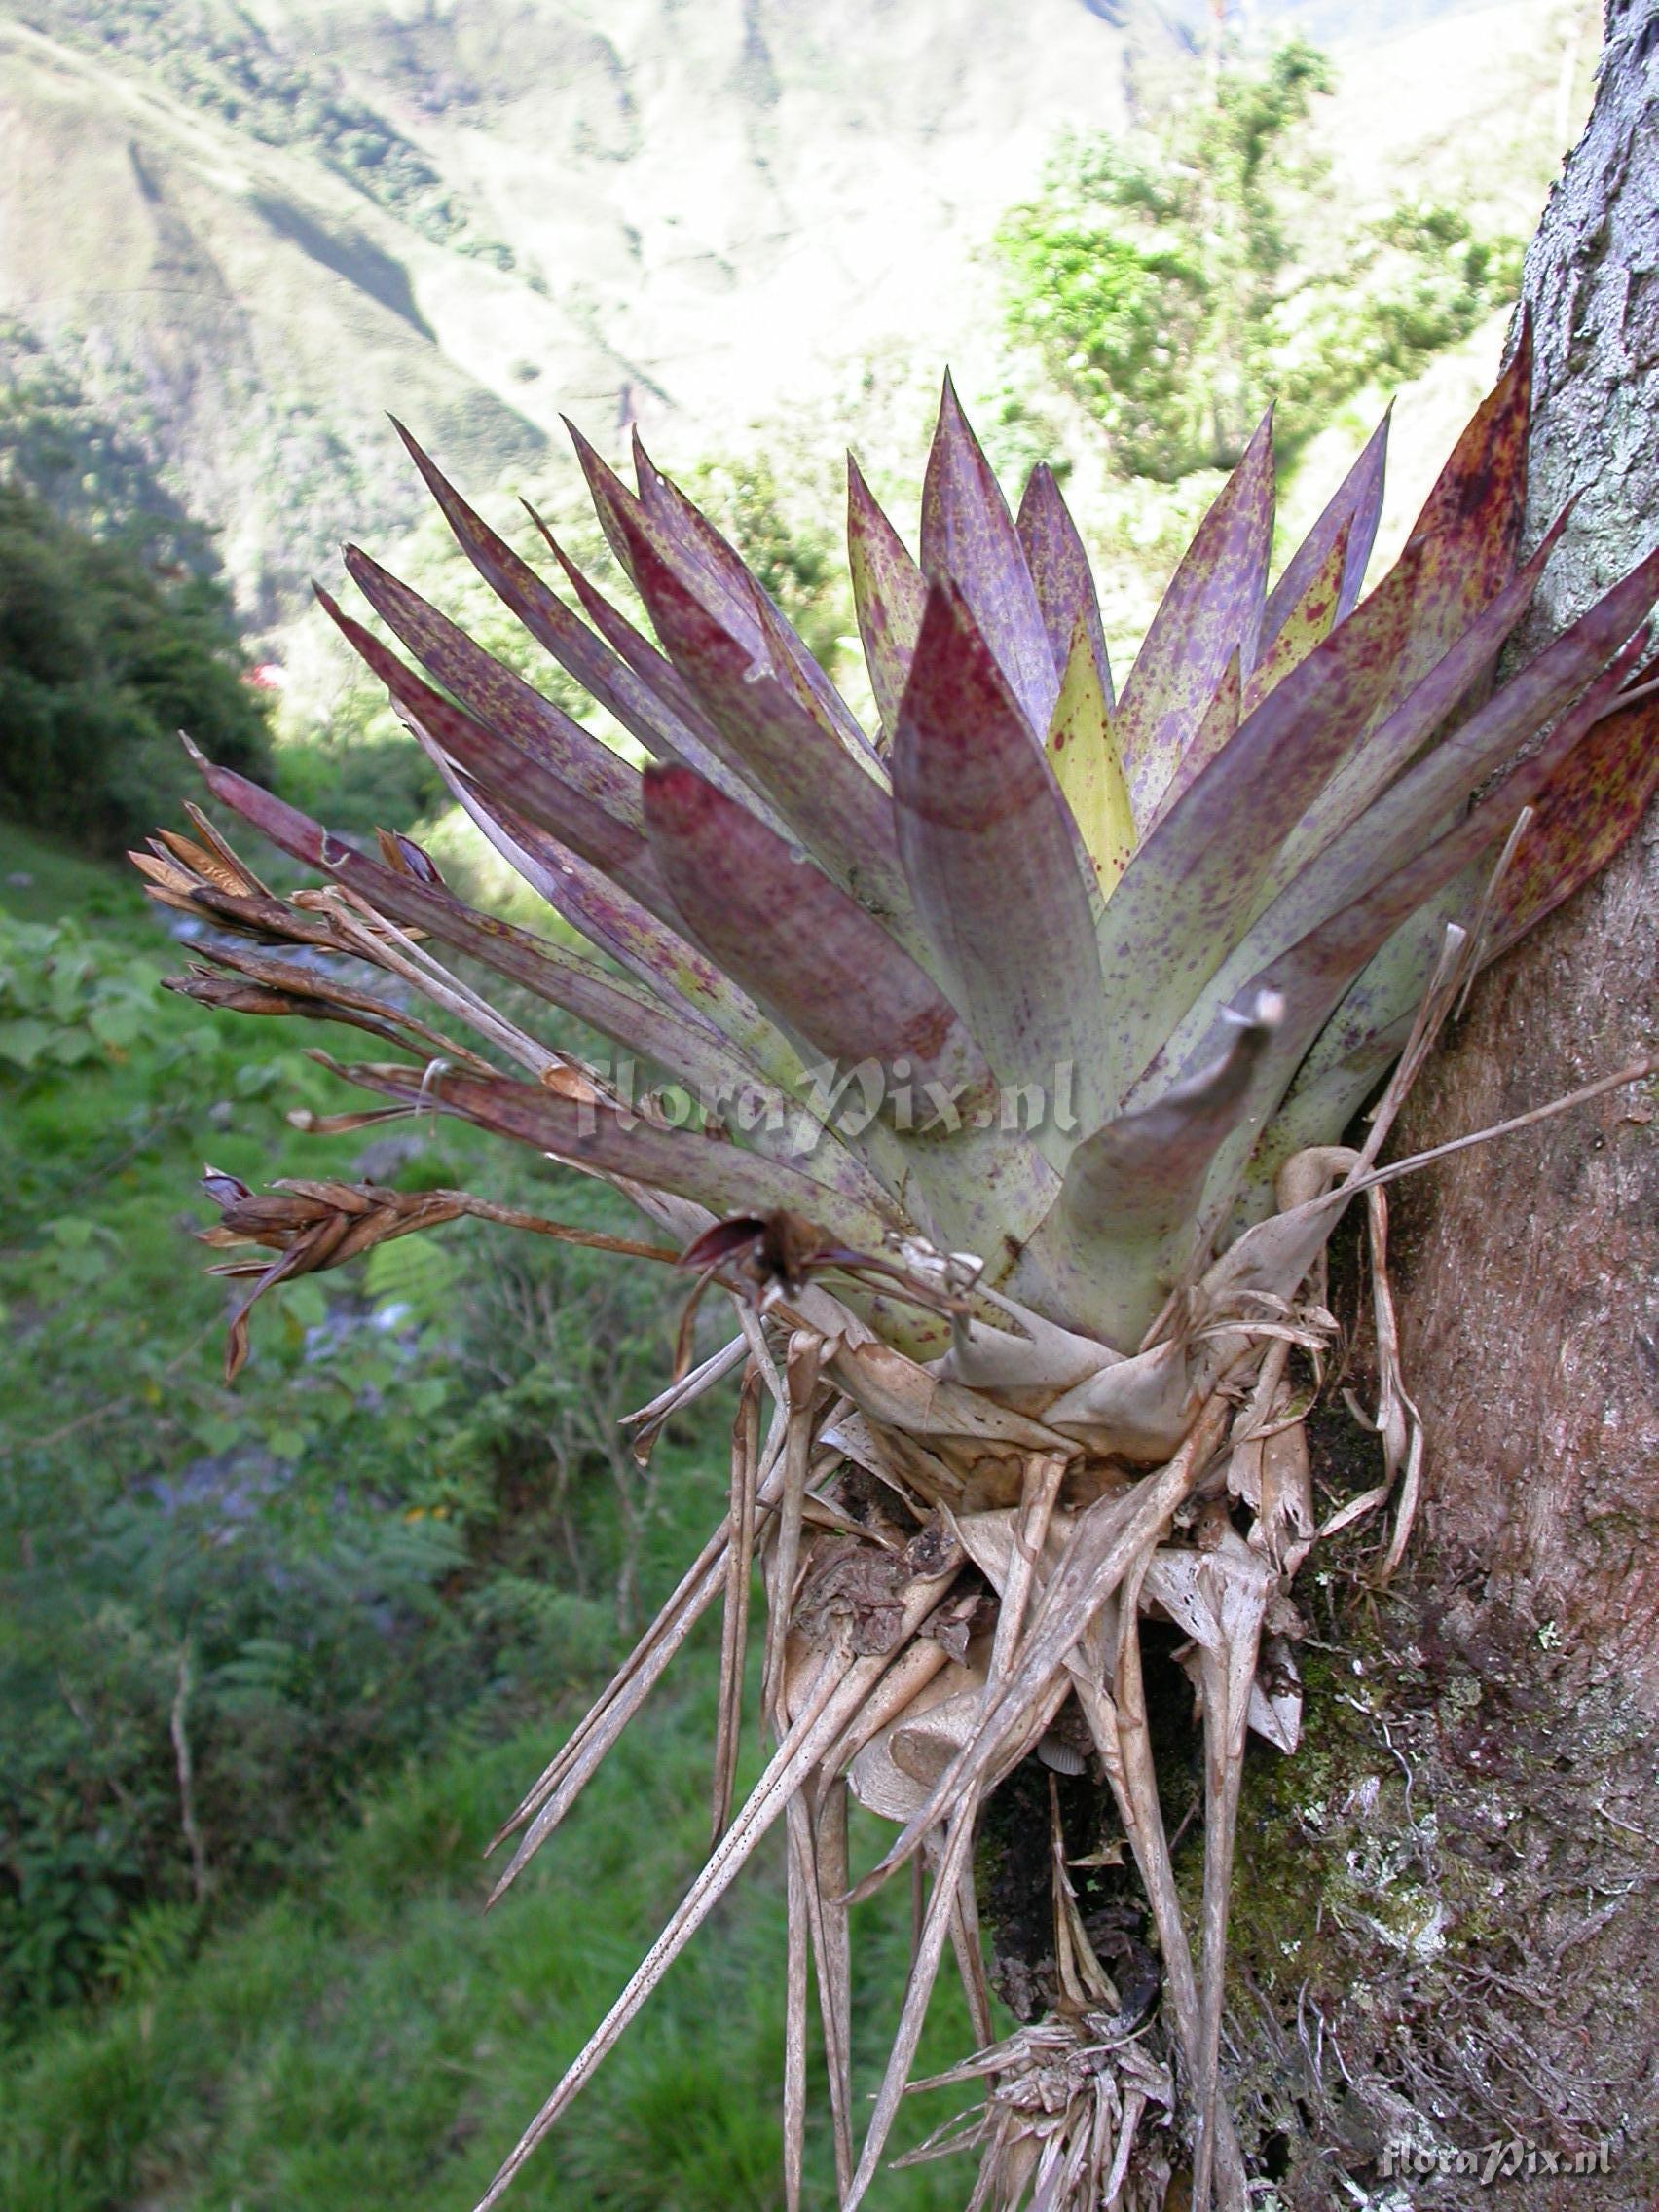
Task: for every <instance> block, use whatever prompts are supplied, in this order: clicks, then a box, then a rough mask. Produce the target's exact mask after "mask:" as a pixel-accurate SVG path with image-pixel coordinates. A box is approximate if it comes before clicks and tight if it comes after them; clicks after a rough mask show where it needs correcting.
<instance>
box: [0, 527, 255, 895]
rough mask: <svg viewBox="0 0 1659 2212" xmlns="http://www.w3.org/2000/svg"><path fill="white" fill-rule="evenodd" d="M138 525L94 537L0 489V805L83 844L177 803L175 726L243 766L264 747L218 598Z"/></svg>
mask: <svg viewBox="0 0 1659 2212" xmlns="http://www.w3.org/2000/svg"><path fill="white" fill-rule="evenodd" d="M158 527H160V528H162V529H163V532H164V535H163V539H162V541H161V546H160V550H161V551H162V552H163V554H164V555H166V551H167V547H168V545H169V543H170V540H171V537H172V535H173V532H172V526H171V525H170V524H165V525H160V526H158ZM147 529H148V526H147V525H146V524H145V523H144V522H143V520H142V519H141V518H134V520H133V526H132V533H131V534H130V535H129V536H127V537H124V536H123V535H116V536H115V537H112V538H110V539H107V540H99V539H95V538H92V537H90V536H88V535H85V534H84V533H83V532H81V531H79V530H77V529H75V528H74V527H72V526H71V525H69V524H67V523H63V522H60V521H59V520H58V519H57V517H56V516H55V515H54V514H53V512H52V511H51V509H50V508H49V507H48V506H47V505H46V504H45V502H44V501H43V500H41V499H40V498H37V497H35V496H34V495H33V494H31V493H29V492H26V491H24V490H22V489H21V488H19V487H17V486H10V485H6V484H0V808H3V809H4V811H5V812H6V814H8V815H9V816H10V817H12V818H13V819H14V820H17V821H21V822H27V823H31V824H33V825H35V826H36V827H38V828H40V829H43V830H52V831H55V832H56V833H57V834H59V835H62V836H65V837H69V838H72V839H73V840H74V841H75V842H77V843H78V844H81V845H84V846H86V847H88V848H90V849H91V850H92V851H105V852H107V851H110V850H112V849H117V850H118V849H119V848H120V846H121V845H122V844H123V843H125V842H126V841H128V840H129V838H131V837H132V836H134V835H136V834H138V833H139V832H140V830H141V829H142V826H143V825H144V824H145V823H146V822H148V821H151V820H153V819H154V817H155V814H156V811H157V808H158V806H161V807H164V808H165V807H167V806H170V805H176V803H177V797H176V794H177V793H178V792H179V790H180V777H179V770H178V760H177V754H178V741H177V737H176V734H175V733H176V731H177V730H178V728H179V725H180V724H181V723H183V722H186V721H188V722H189V723H190V725H191V726H192V727H193V728H201V729H203V730H207V729H210V730H211V731H212V732H213V733H214V734H213V738H212V740H211V742H212V743H213V744H214V745H215V747H216V748H218V749H221V750H222V751H223V752H224V755H225V757H226V758H227V760H236V761H239V762H240V764H241V766H242V767H244V768H247V769H252V770H256V771H257V770H259V769H262V768H263V767H264V765H265V763H266V761H267V759H268V756H269V747H268V739H267V730H266V721H265V714H264V711H263V706H262V703H261V701H260V698H259V696H258V694H257V693H256V692H254V691H252V690H250V689H249V687H248V685H247V683H246V682H244V681H243V677H244V666H243V658H242V651H241V646H240V641H239V639H238V637H237V633H236V629H235V626H234V624H233V622H232V620H231V615H230V605H229V600H228V597H227V595H226V594H225V592H224V591H223V589H222V588H221V587H220V586H219V585H218V584H216V583H214V582H213V581H212V580H211V579H209V578H208V577H206V576H203V575H196V574H191V573H189V572H187V571H179V570H177V569H176V568H174V567H173V566H172V564H171V562H170V560H165V561H164V563H163V564H161V565H158V564H156V563H154V562H153V561H152V560H151V559H150V558H149V557H147V554H146V551H145V545H144V538H145V533H146V530H147ZM151 542H152V546H153V547H154V545H155V540H154V539H152V541H151Z"/></svg>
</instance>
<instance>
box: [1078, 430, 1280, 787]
mask: <svg viewBox="0 0 1659 2212" xmlns="http://www.w3.org/2000/svg"><path fill="white" fill-rule="evenodd" d="M1272 530H1273V448H1272V416H1271V415H1269V416H1266V417H1264V419H1263V422H1262V426H1261V428H1260V429H1259V430H1258V431H1257V432H1256V434H1255V436H1254V437H1253V438H1252V439H1251V441H1250V444H1249V448H1248V450H1247V451H1246V453H1245V455H1244V458H1243V460H1242V461H1240V462H1239V463H1238V466H1237V467H1236V468H1235V470H1234V472H1233V474H1232V476H1231V477H1230V478H1229V480H1228V483H1227V485H1226V488H1225V489H1224V490H1223V492H1222V493H1221V495H1220V497H1219V498H1217V499H1216V501H1215V503H1214V504H1213V505H1212V506H1211V508H1210V510H1209V512H1208V514H1206V515H1205V517H1204V519H1203V521H1202V522H1201V523H1200V524H1199V525H1198V535H1196V536H1195V537H1194V539H1193V542H1192V544H1191V545H1190V546H1189V547H1188V548H1187V552H1186V556H1185V558H1184V559H1183V561H1182V563H1181V566H1180V567H1179V568H1178V569H1177V570H1176V571H1175V577H1174V581H1173V582H1172V583H1171V584H1170V586H1169V589H1168V590H1167V591H1166V592H1165V593H1164V595H1163V600H1162V604H1161V606H1160V608H1159V609H1158V612H1157V613H1156V614H1155V615H1154V616H1153V618H1152V627H1151V628H1150V629H1149V630H1148V632H1147V634H1146V642H1145V644H1144V645H1142V646H1141V649H1140V651H1139V652H1138V653H1137V654H1136V655H1135V664H1134V667H1133V668H1132V669H1131V670H1130V671H1129V678H1128V682H1126V683H1125V684H1124V693H1123V697H1122V699H1121V700H1120V701H1119V704H1118V712H1117V714H1116V716H1115V717H1114V718H1113V726H1114V727H1115V728H1116V730H1117V732H1118V742H1119V745H1120V746H1121V748H1122V751H1123V756H1124V774H1125V775H1126V776H1127V778H1128V783H1129V796H1130V797H1131V799H1132V800H1133V801H1134V808H1135V819H1136V821H1137V822H1144V821H1146V820H1147V819H1148V817H1149V816H1150V815H1151V814H1152V812H1153V810H1154V808H1155V807H1156V806H1157V804H1158V801H1159V799H1160V797H1161V795H1162V793H1163V791H1164V789H1165V787H1166V786H1167V785H1168V783H1169V782H1170V779H1171V778H1172V777H1173V776H1174V774H1175V770H1176V768H1177V766H1178V765H1179V763H1180V759H1181V756H1182V755H1183V754H1184V753H1185V752H1186V750H1187V748H1188V747H1189V746H1190V745H1191V744H1192V742H1193V739H1194V737H1195V736H1196V735H1197V732H1198V725H1199V724H1200V722H1201V721H1202V720H1203V718H1204V715H1205V712H1206V711H1207V709H1208V707H1209V703H1210V701H1211V700H1212V699H1213V698H1214V697H1215V691H1216V685H1217V684H1218V683H1219V682H1221V678H1222V672H1223V670H1224V669H1225V668H1226V666H1227V664H1228V661H1229V660H1230V659H1231V658H1232V656H1233V654H1234V653H1235V652H1236V653H1237V654H1238V655H1239V658H1240V661H1241V663H1243V664H1245V665H1248V664H1249V663H1250V662H1251V661H1253V660H1254V658H1255V653H1256V645H1257V639H1258V636H1259V634H1260V629H1261V621H1262V604H1263V594H1264V592H1265V589H1266V585H1267V567H1268V551H1269V547H1270V546H1271V544H1272Z"/></svg>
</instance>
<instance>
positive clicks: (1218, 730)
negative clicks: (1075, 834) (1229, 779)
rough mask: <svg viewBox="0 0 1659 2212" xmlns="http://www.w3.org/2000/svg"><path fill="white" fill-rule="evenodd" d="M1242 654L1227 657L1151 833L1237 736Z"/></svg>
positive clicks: (1147, 830)
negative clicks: (1218, 680) (1240, 660)
mask: <svg viewBox="0 0 1659 2212" xmlns="http://www.w3.org/2000/svg"><path fill="white" fill-rule="evenodd" d="M1238 663H1239V656H1238V653H1237V652H1236V650H1235V651H1234V652H1233V653H1232V654H1230V655H1229V657H1228V662H1227V666H1226V667H1225V668H1224V669H1223V670H1222V672H1221V682H1219V683H1218V684H1217V685H1216V687H1215V697H1214V698H1213V699H1212V700H1211V701H1210V703H1209V705H1208V706H1207V707H1206V708H1205V709H1204V719H1203V720H1202V721H1201V722H1199V724H1198V728H1197V730H1196V731H1195V732H1194V735H1193V742H1192V743H1191V745H1189V746H1188V748H1187V750H1186V752H1185V753H1183V754H1182V756H1181V757H1180V759H1179V761H1178V762H1177V763H1176V767H1175V773H1174V775H1173V776H1171V777H1170V779H1169V783H1168V787H1167V789H1166V790H1165V792H1164V793H1163V796H1162V797H1161V799H1160V800H1159V802H1158V807H1157V810H1156V811H1155V813H1154V815H1153V817H1152V820H1151V821H1150V822H1149V823H1148V824H1147V827H1146V834H1147V835H1148V836H1150V835H1151V834H1152V832H1153V830H1156V829H1157V828H1158V825H1159V824H1160V823H1161V821H1162V820H1163V817H1164V816H1165V815H1166V814H1167V813H1168V812H1169V809H1170V808H1171V807H1172V806H1173V805H1174V804H1175V802H1176V800H1177V799H1178V798H1180V796H1181V794H1182V793H1183V792H1185V791H1186V790H1187V788H1188V787H1189V785H1192V784H1196V783H1197V782H1198V778H1199V777H1200V776H1201V775H1202V774H1203V772H1204V770H1205V769H1206V768H1207V767H1208V766H1209V764H1210V762H1211V761H1212V760H1213V759H1214V758H1215V756H1216V755H1217V754H1218V753H1219V752H1220V751H1221V750H1222V748H1223V747H1224V746H1227V745H1231V744H1232V743H1233V740H1234V739H1235V737H1236V736H1237V735H1238V720H1239V715H1240V711H1241V706H1242V699H1241V693H1242V690H1243V684H1242V680H1241V678H1240V676H1239V665H1238Z"/></svg>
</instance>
